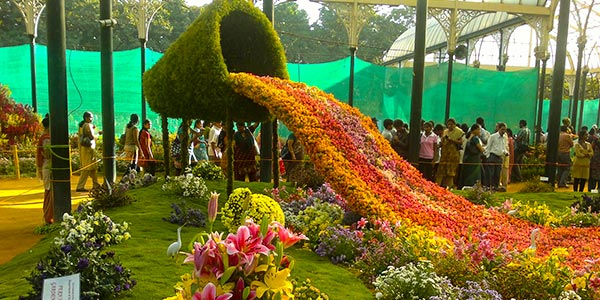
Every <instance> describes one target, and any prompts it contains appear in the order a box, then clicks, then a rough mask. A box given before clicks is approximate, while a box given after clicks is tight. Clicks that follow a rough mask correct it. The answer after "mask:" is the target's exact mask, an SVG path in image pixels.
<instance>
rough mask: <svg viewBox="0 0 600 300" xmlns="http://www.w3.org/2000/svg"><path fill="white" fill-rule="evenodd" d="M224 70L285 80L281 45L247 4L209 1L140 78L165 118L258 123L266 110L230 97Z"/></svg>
mask: <svg viewBox="0 0 600 300" xmlns="http://www.w3.org/2000/svg"><path fill="white" fill-rule="evenodd" d="M229 72H248V73H252V74H256V75H263V76H264V75H269V76H273V77H279V78H285V79H287V78H289V77H288V72H287V65H286V58H285V53H284V50H283V46H282V45H281V41H280V40H279V37H278V36H277V33H276V32H275V30H274V29H273V26H272V25H271V23H270V22H269V20H268V19H267V17H266V16H265V15H264V14H263V13H262V12H261V11H260V10H259V9H257V8H256V7H254V6H253V5H251V4H250V3H249V2H248V1H243V0H215V1H214V2H213V3H211V4H209V5H208V6H207V7H206V8H205V9H204V10H203V11H202V12H201V14H200V16H199V17H198V18H197V19H196V20H195V21H194V23H192V25H190V27H189V28H188V29H187V30H186V31H185V32H184V33H183V34H182V35H181V36H180V37H179V38H178V39H177V41H175V42H174V43H173V44H172V45H171V46H170V47H169V48H168V49H167V51H166V52H165V54H164V55H163V57H162V58H161V59H160V60H159V61H158V62H157V63H156V64H155V65H154V66H153V67H152V68H151V69H150V70H148V71H147V72H146V73H144V77H143V86H144V94H145V96H146V98H147V101H148V104H149V105H150V107H151V108H152V110H153V111H155V112H157V113H160V114H161V115H164V116H167V117H170V118H186V119H194V118H203V119H206V120H225V119H226V110H227V108H229V110H230V113H231V117H232V119H233V120H236V121H264V120H267V119H268V118H269V112H268V111H267V110H266V109H265V108H264V107H262V106H260V105H258V104H255V103H254V102H252V101H251V100H250V99H248V98H246V97H243V96H241V95H238V94H236V93H235V92H234V91H233V90H232V89H231V87H230V85H229V82H228V74H229Z"/></svg>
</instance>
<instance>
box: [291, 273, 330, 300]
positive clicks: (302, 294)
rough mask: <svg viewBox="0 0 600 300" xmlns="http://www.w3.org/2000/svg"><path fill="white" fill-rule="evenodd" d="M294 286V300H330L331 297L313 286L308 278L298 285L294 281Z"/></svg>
mask: <svg viewBox="0 0 600 300" xmlns="http://www.w3.org/2000/svg"><path fill="white" fill-rule="evenodd" d="M292 284H293V285H294V299H296V300H329V296H327V294H325V293H323V292H321V290H319V289H318V288H316V287H315V286H313V285H312V282H311V281H310V279H308V278H307V279H306V280H304V281H303V282H302V283H298V281H297V280H295V279H293V280H292Z"/></svg>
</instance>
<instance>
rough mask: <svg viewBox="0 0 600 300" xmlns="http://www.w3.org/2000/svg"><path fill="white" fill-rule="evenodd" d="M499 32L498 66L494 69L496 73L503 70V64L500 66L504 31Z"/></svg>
mask: <svg viewBox="0 0 600 300" xmlns="http://www.w3.org/2000/svg"><path fill="white" fill-rule="evenodd" d="M499 31H500V47H499V48H500V49H499V50H498V66H496V69H497V70H498V71H504V68H503V64H502V50H503V48H504V30H502V29H501V30H499Z"/></svg>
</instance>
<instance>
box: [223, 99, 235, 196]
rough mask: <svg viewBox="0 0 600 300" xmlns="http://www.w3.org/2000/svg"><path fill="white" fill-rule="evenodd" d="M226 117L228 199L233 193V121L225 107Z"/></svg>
mask: <svg viewBox="0 0 600 300" xmlns="http://www.w3.org/2000/svg"><path fill="white" fill-rule="evenodd" d="M226 109H227V115H226V116H225V124H227V125H226V126H225V130H226V136H225V139H226V140H227V142H226V145H225V146H226V148H227V150H226V152H225V153H226V154H227V155H226V157H227V158H226V159H227V198H228V199H229V195H231V193H233V174H234V171H235V170H234V169H233V120H232V119H231V112H230V111H229V110H230V108H229V106H227V108H226Z"/></svg>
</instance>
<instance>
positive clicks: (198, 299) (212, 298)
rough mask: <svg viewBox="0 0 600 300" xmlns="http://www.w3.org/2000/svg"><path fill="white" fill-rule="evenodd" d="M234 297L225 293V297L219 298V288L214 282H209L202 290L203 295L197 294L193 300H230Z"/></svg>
mask: <svg viewBox="0 0 600 300" xmlns="http://www.w3.org/2000/svg"><path fill="white" fill-rule="evenodd" d="M232 296H233V295H231V293H225V294H223V295H220V296H217V287H216V286H215V285H214V284H213V283H212V282H209V283H208V284H207V285H206V286H205V287H204V289H203V290H202V293H200V292H196V293H195V294H194V297H193V298H192V299H193V300H229V299H231V297H232Z"/></svg>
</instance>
